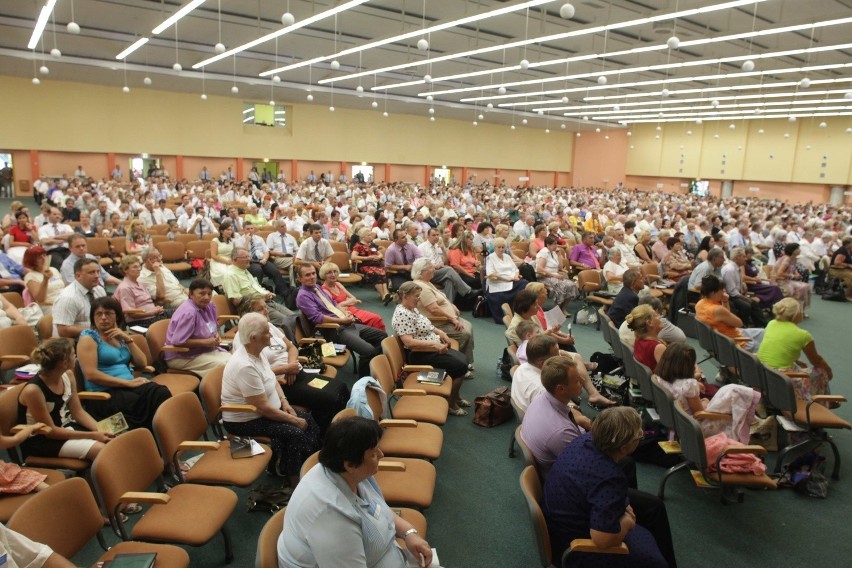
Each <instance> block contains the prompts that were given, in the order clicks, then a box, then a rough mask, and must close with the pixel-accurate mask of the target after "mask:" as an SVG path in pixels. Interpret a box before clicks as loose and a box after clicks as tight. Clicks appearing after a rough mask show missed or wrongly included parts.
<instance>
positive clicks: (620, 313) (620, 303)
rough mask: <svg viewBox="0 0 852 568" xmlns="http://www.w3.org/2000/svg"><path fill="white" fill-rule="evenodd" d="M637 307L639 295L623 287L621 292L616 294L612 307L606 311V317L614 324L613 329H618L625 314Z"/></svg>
mask: <svg viewBox="0 0 852 568" xmlns="http://www.w3.org/2000/svg"><path fill="white" fill-rule="evenodd" d="M638 305H639V295H638V294H637V293H636V292H634V291H633V290H632V289H631V288H628V287H627V286H624V287H622V288H621V291H620V292H619V293H618V294H616V296H615V299H614V300H613V301H612V305H611V306H610V307H609V310H608V311H607V315H608V316H609V317H610V319H611V320H612V323H614V324H615V327H620V326H621V324H622V323H624V318H626V317H627V314H629V313H630V312H632V311H633V308H635V307H636V306H638Z"/></svg>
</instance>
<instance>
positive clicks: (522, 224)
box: [512, 215, 535, 241]
mask: <svg viewBox="0 0 852 568" xmlns="http://www.w3.org/2000/svg"><path fill="white" fill-rule="evenodd" d="M533 225H535V217H534V216H532V215H527V216H525V217H522V218H520V219H518V220H517V221H516V222H515V224H514V225H512V233H513V234H514V235H515V239H516V240H519V241H528V240H530V239H532V237H533Z"/></svg>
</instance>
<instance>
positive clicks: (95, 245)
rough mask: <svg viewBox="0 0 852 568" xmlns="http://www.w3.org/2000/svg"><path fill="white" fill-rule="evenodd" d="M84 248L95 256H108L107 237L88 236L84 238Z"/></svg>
mask: <svg viewBox="0 0 852 568" xmlns="http://www.w3.org/2000/svg"><path fill="white" fill-rule="evenodd" d="M86 250H88V251H89V254H93V255H95V256H109V254H110V250H109V239H107V238H106V237H89V238H87V239H86Z"/></svg>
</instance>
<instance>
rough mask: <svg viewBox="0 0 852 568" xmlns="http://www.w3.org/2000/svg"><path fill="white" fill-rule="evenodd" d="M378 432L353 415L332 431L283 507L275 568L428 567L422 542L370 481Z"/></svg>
mask: <svg viewBox="0 0 852 568" xmlns="http://www.w3.org/2000/svg"><path fill="white" fill-rule="evenodd" d="M382 432H383V430H382V428H381V427H380V426H379V425H378V424H377V423H376V422H375V421H374V420H368V419H366V418H361V417H359V416H353V417H349V418H345V419H343V420H339V421H337V422H335V423H334V424H332V425H331V427H330V428H329V429H328V432H327V433H326V436H325V444H324V445H323V448H322V450H320V453H319V464H318V465H316V466H314V467H313V468H312V469H311V470H310V471H309V472H308V473H307V474H305V476H304V477H303V478H302V480H301V482H300V483H299V486H298V487H296V489H295V491H293V495H292V496H291V497H290V502H289V503H288V504H287V515H286V516H285V517H284V530H283V531H281V536H279V537H278V566H280V567H281V568H302V567H304V566H373V567H376V568H405V567H406V566H415V565H416V566H429V565H430V563H431V562H432V549H431V548H430V547H429V544H428V543H427V542H426V541H425V540H423V538H422V537H421V536H420V535H419V534H418V532H417V529H415V528H414V527H413V526H412V525H411V523H409V522H408V521H406V520H404V519H402V518H401V517H400V516H399V515H398V514H397V513H396V512H394V509H393V508H392V507H389V506H388V504H387V503H385V500H384V498H383V497H382V493H381V491H380V490H379V487H378V485H377V484H376V480H375V479H374V477H373V476H374V475H375V474H376V472H377V471H378V468H379V460H380V459H381V458H382V457H384V454H382V451H381V450H380V449H379V440H380V439H381V437H382ZM397 538H399V539H402V540H403V542H404V543H405V547H406V549H407V550H403V549H401V548H400V547H399V546H398V545H397V543H396V539H397Z"/></svg>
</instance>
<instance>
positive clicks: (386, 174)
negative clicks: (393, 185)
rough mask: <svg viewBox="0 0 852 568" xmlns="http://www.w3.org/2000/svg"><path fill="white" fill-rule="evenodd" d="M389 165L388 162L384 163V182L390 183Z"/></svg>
mask: <svg viewBox="0 0 852 568" xmlns="http://www.w3.org/2000/svg"><path fill="white" fill-rule="evenodd" d="M390 166H391V165H390V164H385V179H384V182H385V183H390V178H391V167H390ZM374 181H375V180H374Z"/></svg>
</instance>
